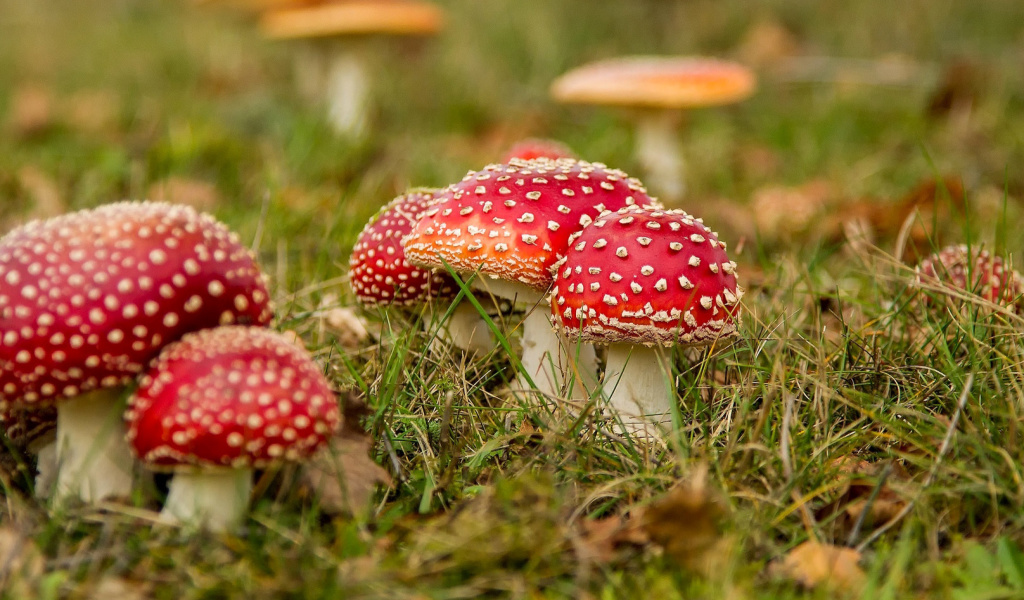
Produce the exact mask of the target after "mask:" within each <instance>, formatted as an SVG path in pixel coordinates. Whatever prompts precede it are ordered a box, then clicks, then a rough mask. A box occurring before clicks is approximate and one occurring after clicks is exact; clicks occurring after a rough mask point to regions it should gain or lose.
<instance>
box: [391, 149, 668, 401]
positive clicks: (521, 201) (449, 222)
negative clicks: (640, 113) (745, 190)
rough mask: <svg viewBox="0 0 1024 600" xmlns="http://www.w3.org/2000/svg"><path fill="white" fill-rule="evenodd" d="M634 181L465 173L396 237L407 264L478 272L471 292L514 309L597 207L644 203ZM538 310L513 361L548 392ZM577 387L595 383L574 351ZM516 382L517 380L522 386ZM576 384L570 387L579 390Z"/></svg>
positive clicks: (559, 172)
mask: <svg viewBox="0 0 1024 600" xmlns="http://www.w3.org/2000/svg"><path fill="white" fill-rule="evenodd" d="M656 202H657V201H656V200H654V199H653V198H651V197H649V196H648V195H647V193H646V191H645V190H644V188H643V186H642V185H641V184H640V182H639V181H637V180H636V179H631V178H630V177H629V176H628V175H626V174H625V173H623V172H622V171H618V170H616V169H609V168H607V167H606V166H604V165H602V164H599V163H588V162H584V161H577V160H573V159H561V160H557V161H553V160H549V159H537V160H532V161H522V160H517V159H513V160H512V161H510V162H509V163H508V164H505V165H490V166H488V167H485V168H484V169H483V170H481V171H477V172H471V173H469V174H468V175H466V177H465V178H464V179H463V180H462V181H461V182H460V183H457V184H454V185H451V186H449V187H448V188H446V189H445V190H442V191H441V192H440V193H439V194H438V195H437V199H436V202H435V204H433V205H432V206H431V208H430V209H429V210H427V212H426V213H425V214H424V216H423V218H422V219H420V221H419V223H417V224H416V226H415V227H414V228H413V231H412V233H411V234H410V235H409V236H408V237H407V238H406V239H405V241H404V242H403V245H404V246H405V253H406V256H407V257H408V258H409V262H411V263H413V264H419V265H424V266H428V267H431V268H435V269H443V268H445V266H446V265H448V266H450V267H451V268H452V269H454V270H455V271H456V272H457V273H459V274H460V275H465V276H470V275H473V274H475V273H477V272H478V271H479V273H480V275H481V277H477V278H475V279H474V280H473V284H472V285H474V286H476V287H478V288H479V289H483V290H485V291H487V292H489V293H492V294H493V295H495V296H497V297H501V298H506V299H509V300H513V301H516V302H518V303H520V304H527V305H536V304H537V303H539V302H541V300H542V299H543V298H544V294H545V292H546V291H547V289H548V288H549V287H550V285H551V281H552V274H551V270H550V269H551V266H552V265H553V264H554V263H555V261H556V260H558V258H559V257H560V256H561V255H562V254H564V253H565V251H566V249H567V248H568V243H569V237H570V235H572V234H573V233H574V232H576V231H579V230H580V229H581V228H583V227H585V226H586V225H589V224H590V223H591V222H592V221H593V220H594V218H595V217H597V216H598V215H599V214H601V212H602V211H605V210H616V209H619V208H621V207H624V206H630V205H634V204H641V205H651V204H655V203H656ZM546 312H547V311H546V309H545V310H528V311H527V316H526V319H525V320H524V322H523V338H522V339H523V356H522V359H521V361H522V364H523V368H524V369H525V371H526V373H527V374H528V375H529V377H530V378H531V379H533V381H534V383H535V384H536V385H537V389H538V390H539V391H540V392H541V393H543V394H545V395H551V394H556V393H558V392H559V391H560V388H561V386H562V383H563V381H562V374H561V373H562V372H563V371H562V370H561V369H556V370H555V371H554V372H552V371H551V369H549V368H548V365H549V364H552V363H553V364H555V365H559V364H562V363H563V360H564V358H565V357H564V356H562V353H560V352H559V349H560V348H561V343H560V340H559V337H558V335H557V334H556V333H555V332H553V331H552V330H551V324H550V323H549V322H548V319H547V317H546V315H545V313H546ZM579 354H580V357H579V367H580V373H581V375H582V376H583V379H584V381H583V382H582V383H583V384H584V385H586V384H587V383H588V382H587V381H586V380H587V379H591V380H595V381H596V376H595V375H594V372H595V371H596V358H595V357H594V353H593V348H591V347H590V346H584V347H581V348H580V349H579ZM521 383H523V382H521ZM579 387H580V386H577V390H579Z"/></svg>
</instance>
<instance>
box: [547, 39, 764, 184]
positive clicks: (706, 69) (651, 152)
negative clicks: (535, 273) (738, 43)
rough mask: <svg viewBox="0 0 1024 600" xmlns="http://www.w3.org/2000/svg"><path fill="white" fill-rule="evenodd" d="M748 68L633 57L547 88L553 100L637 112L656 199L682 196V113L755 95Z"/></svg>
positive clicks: (577, 72) (640, 145)
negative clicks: (682, 111)
mask: <svg viewBox="0 0 1024 600" xmlns="http://www.w3.org/2000/svg"><path fill="white" fill-rule="evenodd" d="M754 86H755V78H754V74H753V73H752V72H751V71H750V70H749V69H747V68H746V67H744V66H742V65H740V64H737V63H734V62H729V61H724V60H718V59H713V58H694V57H675V56H634V57H626V58H617V59H612V60H604V61H599V62H595V63H591V64H588V65H584V66H582V67H579V68H577V69H574V70H572V71H569V72H568V73H566V74H564V75H562V76H561V77H559V78H558V79H556V80H555V81H554V83H552V84H551V94H552V96H553V97H554V98H555V100H557V101H559V102H563V103H574V104H599V105H607V106H619V107H625V108H633V109H636V115H637V117H636V121H637V132H636V153H637V158H638V160H639V161H640V163H641V165H642V166H643V168H644V171H645V173H644V180H645V181H647V183H648V184H649V185H650V187H651V189H652V190H654V191H655V192H656V193H657V194H658V195H660V196H662V197H664V198H668V199H670V200H679V199H680V198H682V197H683V194H684V193H685V189H686V188H685V181H684V161H683V157H682V155H681V154H680V152H679V147H678V140H677V137H678V132H679V126H678V120H679V117H680V111H681V109H688V108H699V107H704V106H715V105H720V104H731V103H733V102H738V101H740V100H743V99H744V98H746V97H748V96H750V94H751V93H753V91H754Z"/></svg>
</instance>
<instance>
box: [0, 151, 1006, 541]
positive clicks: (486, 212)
mask: <svg viewBox="0 0 1024 600" xmlns="http://www.w3.org/2000/svg"><path fill="white" fill-rule="evenodd" d="M570 154H571V153H570V152H569V151H568V149H566V148H565V147H564V146H560V145H551V144H540V145H538V144H536V143H527V144H525V145H520V146H517V147H516V148H514V149H513V150H512V151H511V152H510V154H509V155H508V156H507V157H506V158H505V159H504V161H503V162H502V163H499V164H493V165H489V166H487V167H485V168H483V169H481V170H479V171H475V172H470V173H469V174H468V175H466V177H465V178H463V179H462V181H460V182H458V183H455V184H452V185H450V186H448V187H446V188H444V189H439V190H422V189H421V190H411V191H409V192H407V193H405V194H403V195H401V196H399V197H398V198H396V199H395V200H394V201H392V202H391V203H390V204H388V205H387V206H385V207H384V208H383V209H382V210H381V211H380V212H379V213H378V214H377V215H376V216H375V217H374V218H373V219H372V220H371V221H370V223H368V224H367V226H366V228H365V229H364V230H363V232H362V234H361V235H360V236H359V239H358V241H357V243H356V245H355V247H354V250H353V253H352V256H351V259H350V266H351V273H350V282H351V285H352V288H353V290H354V292H355V295H356V297H357V299H358V300H359V301H360V302H362V303H363V304H365V305H368V306H391V307H397V308H406V309H409V308H415V309H416V310H418V311H419V312H420V314H424V315H435V316H441V315H443V316H444V317H445V318H444V319H441V320H444V321H445V322H444V329H443V336H442V339H443V340H445V341H447V342H448V343H451V344H452V345H454V346H457V347H460V348H463V349H465V350H467V351H472V352H480V353H485V352H488V351H491V350H493V348H494V347H495V343H494V337H493V336H494V335H495V334H497V333H499V332H498V331H497V330H496V329H494V328H493V327H492V324H489V323H487V322H486V321H485V320H484V319H483V316H482V315H483V314H484V312H483V311H482V309H481V307H482V304H481V303H480V302H479V301H476V299H475V296H473V295H472V294H470V295H469V296H467V295H466V293H465V290H473V291H476V292H478V293H480V294H481V296H482V297H486V296H489V297H492V298H500V299H504V301H506V302H508V303H511V304H512V305H516V306H520V307H523V308H524V309H525V311H526V316H525V318H524V320H523V322H522V324H521V327H518V328H517V329H519V330H520V331H521V340H522V348H523V351H522V356H520V357H518V361H514V363H515V364H516V365H517V367H518V371H519V375H518V379H517V381H516V385H517V389H518V390H519V391H520V392H524V393H526V395H527V397H528V398H530V399H532V400H533V401H535V402H538V403H544V404H547V405H556V406H561V407H565V408H566V409H567V410H569V411H578V410H581V408H582V407H583V406H584V404H585V403H594V404H596V405H597V406H598V407H599V408H600V409H601V410H602V411H606V414H607V416H608V417H610V418H611V419H612V420H613V421H614V422H615V423H617V426H618V429H619V430H620V431H622V432H626V433H629V434H632V435H634V436H636V438H637V439H648V440H650V439H655V438H656V437H657V436H658V434H659V433H660V432H661V431H662V430H663V429H664V428H665V427H666V426H667V425H668V424H669V422H670V420H671V414H672V409H673V406H674V403H675V399H676V389H677V386H676V384H675V381H674V379H673V377H672V372H671V369H670V366H669V360H668V354H667V353H666V349H667V348H669V347H671V346H690V347H709V346H714V345H716V344H718V343H720V342H723V341H727V340H729V339H730V338H732V337H734V336H736V335H738V325H739V322H740V307H741V304H740V302H741V298H742V296H743V291H742V289H741V288H740V287H739V285H738V283H737V278H736V263H735V262H733V261H732V260H730V258H729V256H728V255H727V253H726V250H727V248H726V244H725V243H724V242H722V241H720V240H719V239H718V236H717V235H716V234H715V233H714V232H713V231H712V230H711V229H710V228H708V227H707V226H706V225H704V224H703V222H702V221H701V220H700V219H697V218H694V217H692V216H690V215H689V214H687V213H685V212H683V211H680V210H669V209H666V208H664V207H662V206H661V205H660V203H659V202H658V201H657V200H656V199H655V198H653V197H651V196H649V195H648V194H647V192H646V190H645V188H644V186H643V185H642V184H641V183H640V182H639V181H638V180H636V179H633V178H630V177H629V176H627V175H626V174H625V173H623V172H622V171H619V170H616V169H611V168H608V167H606V166H604V165H602V164H600V163H590V162H586V161H583V160H577V159H576V158H572V157H571V156H570ZM917 273H918V274H917V282H918V284H919V285H921V286H923V287H927V286H929V285H931V284H939V285H945V286H949V287H954V288H958V289H960V290H968V291H972V292H977V293H979V294H980V295H981V296H982V297H983V298H985V299H986V300H988V301H991V302H993V303H996V304H999V305H1002V306H1005V307H1009V308H1011V309H1014V308H1016V303H1018V302H1020V299H1021V298H1022V297H1024V283H1022V281H1024V280H1022V279H1021V277H1020V276H1019V275H1018V274H1017V273H1016V272H1015V271H1013V270H1012V269H1011V268H1009V267H1008V266H1006V265H1005V263H1004V261H1003V260H1002V259H1001V258H1000V257H998V256H991V255H989V254H988V253H987V252H984V251H982V252H976V253H972V252H970V250H969V249H968V248H967V247H964V246H954V247H951V248H948V249H946V250H944V251H942V252H940V253H938V254H936V255H935V256H933V257H931V258H929V259H927V260H925V261H924V262H922V263H921V265H920V266H919V267H918V270H917ZM460 291H462V293H461V294H460ZM457 297H463V298H466V299H469V298H472V300H473V302H465V301H464V302H462V303H461V304H459V305H457V306H454V307H453V306H451V302H452V300H453V298H457ZM272 317H273V312H272V308H271V305H270V294H269V292H268V288H267V278H266V276H265V275H264V274H263V272H262V271H261V269H260V267H259V265H258V264H257V263H256V261H255V258H254V256H253V254H252V252H251V251H250V250H249V249H247V248H245V247H244V246H242V245H241V244H240V243H239V239H238V236H237V235H236V234H234V233H232V232H231V231H230V230H228V228H227V227H225V226H224V225H223V224H221V223H219V222H217V221H216V220H215V219H214V218H213V217H211V216H209V215H205V214H200V213H197V212H196V211H195V210H193V209H192V208H190V207H187V206H181V205H172V204H167V203H159V202H119V203H113V204H108V205H105V206H101V207H99V208H96V209H92V210H85V211H80V212H77V213H71V214H67V215H64V216H61V217H57V218H53V219H49V220H45V221H35V222H32V223H28V224H26V225H23V226H21V227H18V228H16V229H14V230H12V231H11V232H9V233H7V234H6V235H5V236H4V237H2V238H0V425H2V428H0V431H2V432H3V433H4V436H3V437H4V439H6V443H7V444H9V445H16V446H20V447H21V448H22V449H24V450H26V451H28V452H30V453H32V454H34V455H35V456H36V459H37V463H38V472H39V475H38V477H37V480H36V486H35V487H36V490H35V491H36V494H37V496H39V497H52V498H53V499H54V500H55V501H57V502H66V501H68V500H72V501H74V500H77V501H84V502H90V503H95V502H99V501H101V500H104V499H107V498H111V497H114V498H123V497H125V496H128V495H129V494H130V492H131V490H132V486H133V483H134V482H133V479H134V474H135V472H136V465H138V464H141V465H144V466H145V467H147V468H149V469H151V470H157V471H168V472H172V473H173V474H174V476H173V479H172V480H171V483H170V490H169V493H168V496H167V499H166V502H165V504H164V507H163V511H162V513H161V514H162V516H163V517H164V519H165V520H167V521H169V522H183V523H188V524H195V525H198V526H202V527H206V528H209V529H213V530H223V529H227V528H231V527H234V526H236V525H237V524H239V523H240V522H241V520H242V519H243V517H244V514H245V509H246V507H247V506H248V502H249V499H250V495H251V490H252V477H253V469H257V468H266V467H270V466H272V465H275V464H278V463H280V462H282V461H299V460H301V459H303V458H305V457H308V456H310V455H311V454H312V453H314V452H316V451H317V450H318V449H320V448H323V447H324V446H325V445H326V444H327V443H328V440H329V439H330V438H331V437H332V435H333V433H334V432H335V431H336V430H337V429H338V427H339V426H340V422H341V414H340V410H339V406H338V401H337V398H336V397H335V395H334V393H333V392H332V389H331V386H330V384H329V382H328V381H327V380H326V379H325V377H324V376H323V374H322V369H321V368H320V366H318V365H317V364H316V363H315V362H314V360H313V359H312V357H311V356H310V354H309V353H308V352H307V351H306V350H305V349H304V348H302V347H300V346H299V345H297V344H296V342H295V341H293V340H292V339H290V338H287V337H285V336H283V335H281V334H278V333H275V332H274V331H272V330H270V329H268V326H269V325H270V323H271V319H272ZM425 320H427V321H431V320H433V319H432V318H428V319H425ZM594 344H601V345H605V346H607V352H606V353H605V359H604V366H603V369H600V370H599V365H598V358H597V353H596V352H595V349H594V346H593V345H594ZM125 396H127V406H125V403H124V398H125Z"/></svg>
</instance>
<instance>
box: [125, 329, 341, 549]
mask: <svg viewBox="0 0 1024 600" xmlns="http://www.w3.org/2000/svg"><path fill="white" fill-rule="evenodd" d="M125 420H126V421H127V423H128V435H127V438H128V441H129V443H130V444H131V447H132V449H133V450H134V451H135V454H136V455H137V456H138V457H139V459H141V460H142V461H143V462H144V463H145V464H146V465H147V466H148V467H149V468H151V469H154V470H167V471H171V472H173V473H174V478H173V479H172V480H171V484H170V491H169V493H168V496H167V501H166V503H165V504H164V509H163V512H162V516H163V517H164V518H165V519H166V520H168V521H170V522H182V523H187V524H194V525H198V526H202V527H206V528H209V529H211V530H224V529H227V528H230V527H233V526H235V525H237V524H238V523H239V522H240V521H241V520H242V518H243V517H244V515H245V510H246V507H247V506H248V504H249V496H250V493H251V491H252V471H253V469H259V468H266V467H270V466H272V465H275V464H278V463H280V462H282V461H293V462H294V461H299V460H302V459H304V458H306V457H308V456H310V455H311V454H312V453H313V452H315V451H316V450H317V449H318V448H320V447H321V446H322V445H324V444H325V443H326V442H327V440H329V439H330V438H331V436H332V435H333V433H334V431H335V430H336V429H337V427H338V425H339V424H340V422H341V412H340V410H339V409H338V403H337V400H336V399H335V397H334V394H333V392H332V391H331V388H330V385H329V383H328V382H327V379H326V378H325V377H324V376H323V374H322V373H321V370H320V367H319V366H318V365H317V364H316V362H314V361H313V359H312V357H311V356H310V355H309V353H308V352H306V350H304V349H302V348H299V347H298V346H296V345H295V344H294V343H293V342H292V341H291V340H290V339H289V338H286V337H284V336H282V335H281V334H278V333H276V332H273V331H269V330H266V329H261V328H258V327H242V326H231V327H217V328H214V329H207V330H204V331H199V332H196V333H191V334H188V335H186V336H185V337H184V338H182V339H181V341H179V342H176V343H174V344H171V345H169V346H167V347H166V348H165V349H164V350H163V352H161V353H160V355H159V356H158V357H157V358H156V359H155V360H154V361H153V363H152V364H151V365H150V367H149V370H148V371H147V372H146V374H145V375H144V376H143V377H142V380H141V382H140V385H139V389H138V390H137V391H136V392H135V394H134V395H133V396H132V397H131V399H130V400H129V403H128V410H127V411H126V413H125Z"/></svg>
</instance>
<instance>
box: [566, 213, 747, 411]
mask: <svg viewBox="0 0 1024 600" xmlns="http://www.w3.org/2000/svg"><path fill="white" fill-rule="evenodd" d="M725 250H726V249H725V243H724V242H720V241H719V240H718V236H717V235H716V234H715V233H714V232H712V231H711V230H710V229H709V228H708V227H706V226H705V225H704V224H703V223H702V222H701V221H700V220H699V219H695V218H694V217H692V216H690V215H688V214H686V213H685V212H683V211H678V210H662V209H654V208H640V207H628V208H624V209H621V210H619V211H617V212H607V213H605V214H603V215H601V216H600V217H598V218H597V219H595V220H594V223H593V224H591V225H590V226H589V227H587V228H585V229H584V230H583V231H581V232H579V233H577V234H576V235H574V236H573V241H572V243H571V248H570V250H569V251H568V253H567V254H566V256H565V258H564V259H562V261H560V262H559V264H558V265H557V267H556V273H557V275H556V277H557V279H556V281H555V285H554V288H553V289H552V291H551V296H550V301H551V310H552V314H553V317H554V318H553V322H554V324H555V326H556V327H559V328H561V329H562V330H563V331H564V332H565V334H566V335H567V336H568V337H569V339H570V340H583V341H587V342H593V343H598V344H608V358H607V368H606V370H605V383H604V388H605V390H606V392H607V393H609V405H610V406H611V408H612V409H613V410H615V411H616V412H617V413H618V414H619V415H621V416H622V418H623V424H624V425H626V426H627V428H629V429H632V430H639V429H643V428H644V426H645V423H649V422H654V423H656V424H661V423H664V422H665V421H666V419H667V418H668V415H669V413H670V411H671V403H672V399H673V397H674V393H675V392H674V387H675V386H674V385H673V384H672V379H671V376H670V371H669V369H668V365H667V362H666V357H665V356H663V355H662V353H661V352H660V351H659V349H658V347H659V346H660V347H671V346H675V345H683V346H703V345H708V344H712V343H714V342H716V341H718V340H720V339H725V338H728V337H731V336H734V335H737V324H738V323H739V310H740V304H739V301H740V297H741V296H742V293H743V292H742V290H741V289H740V288H739V286H738V285H737V283H736V273H735V269H736V263H734V262H732V261H730V260H729V257H728V256H727V255H726V252H725Z"/></svg>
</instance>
